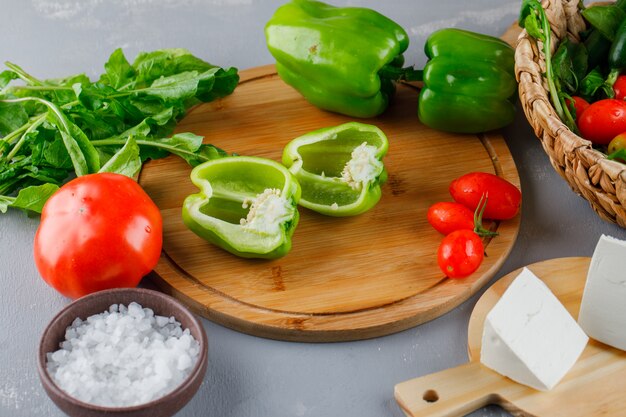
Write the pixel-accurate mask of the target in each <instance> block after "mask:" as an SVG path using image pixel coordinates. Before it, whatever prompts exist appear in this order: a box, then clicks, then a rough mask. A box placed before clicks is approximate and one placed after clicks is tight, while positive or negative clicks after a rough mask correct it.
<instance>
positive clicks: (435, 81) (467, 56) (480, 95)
mask: <svg viewBox="0 0 626 417" xmlns="http://www.w3.org/2000/svg"><path fill="white" fill-rule="evenodd" d="M424 50H425V52H426V55H427V56H428V57H429V58H430V60H429V61H428V62H427V63H426V66H425V67H424V70H423V75H422V81H423V82H424V88H422V91H421V92H420V97H419V105H418V115H419V118H420V121H421V122H422V123H424V124H425V125H427V126H429V127H432V128H434V129H439V130H445V131H448V132H459V133H478V132H484V131H487V130H493V129H498V128H501V127H503V126H506V125H508V124H509V123H511V122H512V121H513V118H514V117H515V106H514V105H513V102H512V101H511V100H510V99H511V98H512V96H513V95H514V94H515V92H516V90H517V82H516V81H515V75H514V52H515V51H514V50H513V48H512V47H511V46H510V45H509V44H507V43H506V42H504V41H503V40H501V39H498V38H494V37H492V36H488V35H483V34H480V33H474V32H469V31H466V30H461V29H441V30H439V31H437V32H434V33H433V34H432V35H430V36H429V37H428V40H427V41H426V45H425V47H424ZM412 79H415V77H413V78H412Z"/></svg>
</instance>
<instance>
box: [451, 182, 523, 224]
mask: <svg viewBox="0 0 626 417" xmlns="http://www.w3.org/2000/svg"><path fill="white" fill-rule="evenodd" d="M450 195H452V198H453V199H454V201H456V202H457V203H461V204H463V205H464V206H466V207H467V208H469V209H470V210H472V211H475V210H476V207H477V206H478V204H479V202H480V199H481V197H482V196H483V195H485V197H486V198H487V205H486V206H485V211H484V213H483V217H484V218H486V219H492V220H507V219H511V218H513V217H515V216H516V215H517V213H518V212H519V208H520V205H521V203H522V193H521V192H520V190H519V189H518V188H517V187H516V186H515V185H513V184H511V183H510V182H508V181H507V180H505V179H504V178H501V177H498V176H497V175H494V174H490V173H488V172H470V173H468V174H465V175H463V176H461V177H459V178H457V179H455V180H454V181H452V183H450Z"/></svg>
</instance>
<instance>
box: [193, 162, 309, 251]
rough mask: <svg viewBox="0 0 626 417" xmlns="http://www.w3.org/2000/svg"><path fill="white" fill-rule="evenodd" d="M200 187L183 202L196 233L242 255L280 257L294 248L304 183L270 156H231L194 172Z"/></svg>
mask: <svg viewBox="0 0 626 417" xmlns="http://www.w3.org/2000/svg"><path fill="white" fill-rule="evenodd" d="M191 181H192V182H193V184H194V185H196V186H197V187H198V188H199V189H200V192H199V193H197V194H192V195H189V196H188V197H187V198H185V201H184V202H183V211H182V214H183V222H184V223H185V225H186V226H187V227H188V228H189V229H190V230H191V231H193V232H194V233H195V234H197V235H198V236H200V237H202V238H203V239H205V240H207V241H209V242H211V243H213V244H214V245H217V246H219V247H221V248H223V249H225V250H227V251H229V252H231V253H233V254H235V255H237V256H241V257H244V258H268V259H273V258H279V257H281V256H283V255H286V254H287V253H288V252H289V250H290V249H291V236H292V235H293V232H294V231H295V229H296V226H297V224H298V219H299V213H298V210H297V203H298V200H299V199H300V186H299V184H298V182H297V181H296V179H295V178H294V177H293V175H292V174H291V173H290V172H289V171H288V170H287V169H286V168H285V167H284V166H282V165H281V164H279V163H278V162H275V161H272V160H270V159H265V158H259V157H251V156H233V157H229V158H223V159H216V160H212V161H207V162H204V163H202V164H200V165H198V166H196V167H195V168H194V169H193V170H192V171H191Z"/></svg>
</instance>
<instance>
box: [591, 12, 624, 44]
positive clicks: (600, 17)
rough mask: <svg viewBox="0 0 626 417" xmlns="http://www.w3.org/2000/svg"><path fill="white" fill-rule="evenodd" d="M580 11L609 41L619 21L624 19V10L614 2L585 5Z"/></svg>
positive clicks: (611, 39) (612, 37)
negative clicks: (591, 5)
mask: <svg viewBox="0 0 626 417" xmlns="http://www.w3.org/2000/svg"><path fill="white" fill-rule="evenodd" d="M580 13H581V14H582V16H583V17H584V18H585V20H586V21H587V22H589V24H590V25H591V26H592V27H593V28H594V29H596V30H598V31H599V32H600V33H601V34H602V36H604V37H605V38H607V39H608V40H610V41H611V42H612V41H613V40H614V38H615V33H616V32H617V28H618V27H619V25H620V23H622V21H623V20H624V19H626V12H624V11H623V10H622V9H621V8H620V7H618V6H616V5H615V4H612V5H595V6H593V7H587V8H585V9H584V10H582V11H581V12H580Z"/></svg>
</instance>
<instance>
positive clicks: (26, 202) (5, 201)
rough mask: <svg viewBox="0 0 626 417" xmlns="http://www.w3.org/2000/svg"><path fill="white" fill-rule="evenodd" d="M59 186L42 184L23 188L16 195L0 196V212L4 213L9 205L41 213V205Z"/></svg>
mask: <svg viewBox="0 0 626 417" xmlns="http://www.w3.org/2000/svg"><path fill="white" fill-rule="evenodd" d="M58 189H59V187H58V186H57V185H54V184H43V185H39V186H31V187H26V188H23V189H21V190H20V191H19V193H18V194H17V197H7V196H0V212H2V213H6V212H7V209H8V208H9V207H12V208H17V209H21V210H25V211H31V212H35V213H41V211H42V210H43V206H44V204H45V203H46V201H48V199H49V198H50V197H51V196H52V194H54V193H55V192H56V191H57V190H58Z"/></svg>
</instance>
